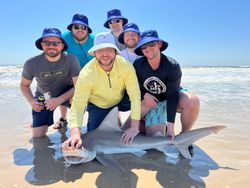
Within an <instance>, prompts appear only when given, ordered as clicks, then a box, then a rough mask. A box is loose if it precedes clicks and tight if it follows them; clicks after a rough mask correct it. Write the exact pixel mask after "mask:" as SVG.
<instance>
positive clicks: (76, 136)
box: [62, 127, 82, 151]
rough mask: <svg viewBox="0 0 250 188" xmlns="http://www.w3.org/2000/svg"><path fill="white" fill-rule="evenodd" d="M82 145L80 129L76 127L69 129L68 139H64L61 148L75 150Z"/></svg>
mask: <svg viewBox="0 0 250 188" xmlns="http://www.w3.org/2000/svg"><path fill="white" fill-rule="evenodd" d="M81 146H82V139H81V130H80V128H78V127H75V128H72V129H71V136H70V138H69V139H68V140H66V141H65V142H64V143H63V145H62V148H63V150H66V151H68V150H75V149H79V148H80V147H81Z"/></svg>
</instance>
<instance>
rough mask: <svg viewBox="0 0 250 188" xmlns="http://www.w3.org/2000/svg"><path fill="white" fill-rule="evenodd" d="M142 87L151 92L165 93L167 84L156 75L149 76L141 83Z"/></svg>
mask: <svg viewBox="0 0 250 188" xmlns="http://www.w3.org/2000/svg"><path fill="white" fill-rule="evenodd" d="M143 87H144V88H146V89H147V90H148V91H149V92H151V93H153V94H161V93H165V92H166V90H167V86H166V85H165V84H164V83H163V82H162V81H161V80H160V79H159V78H157V77H154V76H153V77H149V78H148V79H146V80H145V82H144V83H143Z"/></svg>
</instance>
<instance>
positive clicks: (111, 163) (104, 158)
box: [96, 154, 125, 171]
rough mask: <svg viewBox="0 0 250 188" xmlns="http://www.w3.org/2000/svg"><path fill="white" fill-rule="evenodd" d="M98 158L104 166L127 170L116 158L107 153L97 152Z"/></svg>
mask: <svg viewBox="0 0 250 188" xmlns="http://www.w3.org/2000/svg"><path fill="white" fill-rule="evenodd" d="M96 159H97V160H98V161H99V162H100V163H101V164H102V165H104V166H107V167H113V168H116V169H118V170H121V171H125V169H124V168H122V167H121V166H120V165H119V164H118V163H117V162H116V161H115V160H114V159H112V158H111V157H110V156H108V155H105V154H97V155H96Z"/></svg>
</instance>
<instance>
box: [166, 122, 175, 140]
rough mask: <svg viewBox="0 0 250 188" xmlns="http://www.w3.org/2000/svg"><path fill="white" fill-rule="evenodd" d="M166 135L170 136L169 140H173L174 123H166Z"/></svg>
mask: <svg viewBox="0 0 250 188" xmlns="http://www.w3.org/2000/svg"><path fill="white" fill-rule="evenodd" d="M167 136H170V137H171V140H174V138H175V133H174V123H170V122H168V123H167Z"/></svg>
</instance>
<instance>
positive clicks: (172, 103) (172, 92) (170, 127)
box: [167, 60, 182, 140]
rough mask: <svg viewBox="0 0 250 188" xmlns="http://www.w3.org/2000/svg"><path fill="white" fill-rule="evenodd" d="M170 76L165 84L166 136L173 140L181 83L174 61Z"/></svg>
mask: <svg viewBox="0 0 250 188" xmlns="http://www.w3.org/2000/svg"><path fill="white" fill-rule="evenodd" d="M171 62H172V67H171V70H170V71H171V74H170V76H169V82H168V84H167V87H168V91H167V112H168V113H167V135H169V136H171V137H172V140H173V139H174V138H175V133H174V123H175V116H176V111H177V106H178V102H179V89H180V83H181V76H182V72H181V68H180V66H179V64H178V63H177V62H175V60H172V61H171Z"/></svg>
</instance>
